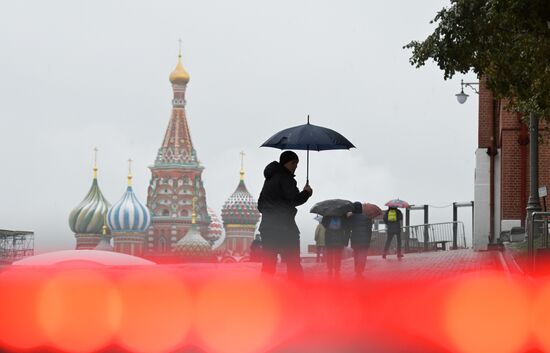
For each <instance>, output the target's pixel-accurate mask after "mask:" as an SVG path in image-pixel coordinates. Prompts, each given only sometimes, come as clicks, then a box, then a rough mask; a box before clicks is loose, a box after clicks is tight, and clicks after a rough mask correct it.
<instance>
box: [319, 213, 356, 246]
mask: <svg viewBox="0 0 550 353" xmlns="http://www.w3.org/2000/svg"><path fill="white" fill-rule="evenodd" d="M332 218H340V222H341V223H340V224H341V227H340V228H339V229H331V228H330V221H331V219H332ZM321 224H322V225H323V226H324V227H325V229H326V230H325V246H326V247H327V248H339V247H345V246H347V245H348V243H349V230H350V228H349V222H348V219H347V218H346V217H344V216H342V217H331V216H325V217H323V220H322V221H321Z"/></svg>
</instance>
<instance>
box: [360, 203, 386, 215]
mask: <svg viewBox="0 0 550 353" xmlns="http://www.w3.org/2000/svg"><path fill="white" fill-rule="evenodd" d="M363 213H364V214H366V215H367V216H369V217H370V218H376V217H378V216H380V215H381V214H382V210H381V209H380V207H378V206H376V205H375V204H372V203H364V204H363Z"/></svg>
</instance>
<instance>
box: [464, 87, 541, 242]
mask: <svg viewBox="0 0 550 353" xmlns="http://www.w3.org/2000/svg"><path fill="white" fill-rule="evenodd" d="M522 119H523V116H522V115H521V114H519V113H513V112H509V111H507V110H506V101H505V100H497V99H495V98H494V97H493V94H492V93H491V91H489V90H488V89H487V88H486V87H485V86H484V84H483V80H482V81H481V83H480V89H479V127H478V148H477V150H476V170H475V191H474V201H475V211H474V225H475V229H474V244H473V245H474V249H477V250H484V249H486V248H487V244H488V242H489V239H490V237H493V238H494V239H495V240H496V239H497V238H498V237H499V235H500V233H501V232H502V231H507V230H510V229H511V228H512V227H514V226H524V225H525V217H526V209H525V208H526V206H527V201H528V199H529V178H530V175H529V130H528V126H527V124H526V123H525V122H524V121H523V120H522ZM540 131H541V136H543V137H545V136H544V133H543V132H542V131H543V124H541V126H540ZM544 140H545V141H546V142H545V143H541V144H539V185H540V186H545V185H550V168H549V167H550V144H549V143H548V138H546V139H544Z"/></svg>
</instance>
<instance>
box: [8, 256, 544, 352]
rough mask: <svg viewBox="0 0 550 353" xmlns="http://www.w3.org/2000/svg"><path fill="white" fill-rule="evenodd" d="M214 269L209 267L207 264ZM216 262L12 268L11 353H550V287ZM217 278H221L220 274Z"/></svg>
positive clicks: (484, 274)
mask: <svg viewBox="0 0 550 353" xmlns="http://www.w3.org/2000/svg"><path fill="white" fill-rule="evenodd" d="M205 266H206V265H205ZM210 266H216V267H215V270H212V268H211V269H209V270H208V273H205V272H203V270H201V267H200V266H196V267H189V268H178V267H170V266H151V267H147V268H141V269H140V268H137V267H136V268H120V269H116V268H101V267H89V268H87V267H86V266H82V267H78V266H77V267H78V268H68V267H67V266H62V267H43V268H16V267H11V268H6V269H4V270H3V271H2V272H1V273H0V317H1V320H0V346H1V347H2V349H3V350H4V351H6V352H143V353H155V352H209V353H210V352H212V353H255V352H270V353H283V352H285V353H286V352H288V353H291V352H292V353H301V352H316V353H318V352H321V353H323V352H327V353H328V352H464V353H474V352H480V353H481V352H483V353H488V352H499V353H508V352H509V353H515V352H550V329H549V328H550V280H549V279H547V278H542V279H538V280H536V281H533V280H527V279H525V278H522V277H521V278H520V277H517V278H515V277H513V276H511V275H510V274H509V273H507V272H506V273H505V272H498V271H476V272H469V273H463V274H459V275H456V274H454V275H453V276H449V277H448V278H446V279H437V280H434V279H433V278H422V277H421V276H415V277H414V280H413V279H407V276H401V277H396V278H392V279H387V278H384V276H378V277H368V278H367V279H366V280H362V281H354V280H346V281H341V282H338V283H329V282H326V281H323V280H315V281H311V280H310V281H307V280H306V282H305V283H302V284H295V283H289V282H287V281H285V280H283V279H281V278H279V277H277V278H275V279H267V280H266V279H262V278H261V277H260V275H259V273H258V272H256V271H249V272H242V271H239V270H238V267H232V266H223V265H221V266H220V265H210ZM213 273H215V275H213Z"/></svg>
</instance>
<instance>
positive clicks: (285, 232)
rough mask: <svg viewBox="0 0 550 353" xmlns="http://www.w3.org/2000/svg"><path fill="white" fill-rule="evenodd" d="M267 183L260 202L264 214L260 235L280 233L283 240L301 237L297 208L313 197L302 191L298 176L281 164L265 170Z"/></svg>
mask: <svg viewBox="0 0 550 353" xmlns="http://www.w3.org/2000/svg"><path fill="white" fill-rule="evenodd" d="M264 177H265V182H264V186H263V188H262V191H261V193H260V197H259V198H258V210H259V211H260V212H261V214H262V221H261V223H260V233H262V239H263V237H264V234H270V233H277V237H278V238H280V239H281V240H283V239H285V238H286V239H289V238H290V239H292V238H294V239H295V238H297V237H298V236H299V235H300V231H299V230H298V226H297V225H296V221H295V220H294V217H295V216H296V213H297V210H296V206H300V205H302V204H304V203H305V202H306V201H307V200H308V199H309V197H310V196H311V195H310V194H309V193H308V192H307V191H301V192H300V190H298V188H297V187H296V180H295V179H294V174H292V172H290V171H289V170H288V169H287V168H285V167H284V166H283V165H282V164H280V163H279V162H276V161H273V162H271V163H269V164H268V165H267V166H266V167H265V170H264Z"/></svg>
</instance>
